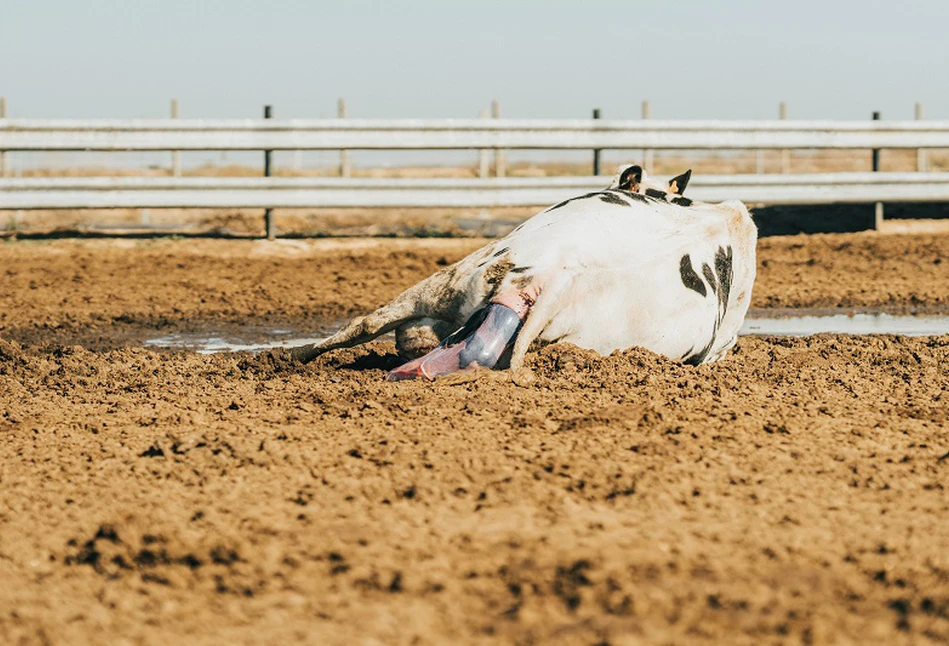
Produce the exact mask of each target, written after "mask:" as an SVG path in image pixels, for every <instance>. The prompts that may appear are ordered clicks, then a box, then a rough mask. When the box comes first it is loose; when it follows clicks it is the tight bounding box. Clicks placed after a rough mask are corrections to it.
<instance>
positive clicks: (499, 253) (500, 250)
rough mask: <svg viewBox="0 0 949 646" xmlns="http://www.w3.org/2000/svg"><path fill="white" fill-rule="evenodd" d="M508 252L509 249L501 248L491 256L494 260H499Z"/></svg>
mask: <svg viewBox="0 0 949 646" xmlns="http://www.w3.org/2000/svg"><path fill="white" fill-rule="evenodd" d="M510 250H511V248H510V247H502V248H501V249H498V250H497V251H495V252H494V253H493V254H492V255H493V256H494V257H495V258H500V257H501V256H503V255H504V254H506V253H507V252H508V251H510Z"/></svg>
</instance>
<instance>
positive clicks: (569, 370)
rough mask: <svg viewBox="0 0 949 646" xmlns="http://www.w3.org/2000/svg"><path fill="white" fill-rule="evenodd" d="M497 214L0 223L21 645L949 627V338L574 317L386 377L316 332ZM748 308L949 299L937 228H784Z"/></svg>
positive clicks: (919, 631) (5, 424)
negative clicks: (197, 334) (358, 231)
mask: <svg viewBox="0 0 949 646" xmlns="http://www.w3.org/2000/svg"><path fill="white" fill-rule="evenodd" d="M479 245H480V241H478V240H316V241H299V240H283V241H277V242H273V243H267V242H262V241H259V242H252V241H234V240H142V241H136V240H79V241H77V240H58V241H20V242H6V243H0V280H2V283H0V284H2V286H3V289H2V290H0V642H2V643H12V644H16V643H93V642H100V643H101V642H110V643H156V644H163V643H182V642H184V643H222V642H224V643H231V642H233V643H282V642H309V643H354V642H356V643H446V642H452V643H453V642H458V643H494V642H498V641H500V642H516V643H533V642H539V643H579V644H584V643H586V644H604V643H610V644H623V643H693V642H702V641H709V642H719V643H729V644H735V643H755V644H757V643H829V642H834V643H842V642H843V643H845V642H859V643H886V644H890V643H924V642H927V641H933V642H945V641H947V640H949V550H947V549H946V546H947V544H949V493H947V491H946V483H947V481H949V430H947V425H949V412H947V411H949V407H947V404H949V336H941V337H931V338H915V339H908V338H900V337H893V336H872V337H869V336H865V337H860V336H856V337H853V336H828V335H822V336H816V337H810V338H804V339H787V338H776V337H771V338H753V337H744V338H742V339H741V340H740V341H739V343H738V346H737V347H736V349H735V350H734V351H733V352H732V353H731V354H730V355H729V356H728V357H727V358H726V359H724V360H723V361H721V362H720V363H718V364H714V365H710V366H700V367H689V366H682V365H678V364H673V363H670V362H668V361H665V360H662V359H660V358H658V357H656V356H655V355H652V354H650V353H648V352H645V351H642V350H638V349H632V350H629V351H626V352H621V353H616V354H614V355H612V356H610V357H600V356H597V355H595V354H593V353H590V352H587V351H582V350H579V349H577V348H574V347H572V346H567V345H555V346H551V347H548V348H546V349H544V350H543V351H541V352H539V353H536V354H533V355H530V357H529V366H530V368H531V369H532V372H533V380H532V381H525V380H520V381H518V383H513V382H511V381H510V380H507V379H505V378H504V375H503V374H502V373H490V374H489V375H488V376H485V377H482V378H480V379H476V380H473V381H466V382H436V383H434V384H429V383H417V382H400V383H388V382H385V381H384V380H383V378H384V372H383V371H384V369H386V368H388V367H392V366H393V365H395V363H396V359H395V357H394V355H393V346H392V344H391V343H389V342H385V341H381V342H375V343H373V344H370V345H368V346H367V347H364V348H360V349H355V350H346V351H340V352H336V353H332V354H330V355H328V356H325V357H323V358H322V359H320V360H318V361H317V362H315V363H313V364H309V365H306V366H301V365H298V364H295V363H294V362H292V361H290V360H288V358H287V356H286V355H285V354H282V353H279V352H277V353H267V354H262V355H249V354H240V353H238V354H218V355H207V356H206V355H198V354H194V353H191V352H180V351H179V352H173V351H164V350H156V349H144V348H142V347H140V344H141V341H142V340H143V339H145V338H149V337H151V336H155V335H157V334H163V333H167V332H170V331H188V330H191V329H207V328H208V327H209V326H210V327H213V328H214V329H220V330H227V329H237V328H241V327H245V326H248V325H257V326H271V327H282V326H290V327H292V328H293V329H298V330H306V331H309V332H314V333H316V332H319V331H320V330H321V329H325V328H326V327H327V326H329V325H331V324H333V323H335V322H337V321H339V320H340V319H344V318H346V317H348V316H351V315H354V314H357V313H363V312H365V311H367V310H369V309H371V308H373V307H375V306H377V305H379V304H381V303H382V302H384V301H386V300H387V299H389V298H391V297H392V296H394V295H395V294H397V293H398V292H399V291H401V290H402V289H403V288H405V287H406V286H408V285H410V284H412V283H413V282H415V281H416V280H418V279H420V278H422V277H424V276H426V275H428V274H430V273H431V272H433V271H434V270H436V269H437V268H438V267H439V265H444V264H446V263H449V262H453V261H454V260H456V259H458V258H460V257H461V256H462V255H464V254H465V253H467V252H469V251H471V250H473V249H474V248H476V247H478V246H479ZM759 263H760V266H759V278H758V282H757V284H756V287H755V295H754V301H753V307H755V308H795V307H819V308H832V309H841V310H842V311H847V310H853V309H861V308H883V309H885V310H888V311H894V312H923V313H945V312H947V311H949V266H947V263H949V235H939V234H920V235H879V234H872V233H864V234H833V235H816V236H791V237H774V238H768V239H764V240H762V241H761V243H760V247H759Z"/></svg>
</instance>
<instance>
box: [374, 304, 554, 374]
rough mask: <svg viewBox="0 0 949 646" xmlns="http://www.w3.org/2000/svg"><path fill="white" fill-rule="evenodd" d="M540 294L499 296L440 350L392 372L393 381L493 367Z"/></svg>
mask: <svg viewBox="0 0 949 646" xmlns="http://www.w3.org/2000/svg"><path fill="white" fill-rule="evenodd" d="M539 293H540V288H539V287H538V286H533V285H532V286H528V287H526V288H521V289H511V290H506V291H504V292H501V293H499V294H498V295H497V296H495V297H494V298H493V299H491V301H490V302H489V303H488V304H487V305H486V306H485V307H482V308H481V309H480V310H478V311H477V312H475V313H474V314H472V315H471V317H470V318H469V319H468V321H467V322H466V323H465V325H464V326H463V327H462V328H461V329H459V330H458V331H457V332H455V333H454V334H452V335H451V336H449V337H448V338H446V339H445V340H444V342H442V343H441V344H440V345H439V346H438V347H437V348H435V349H434V350H432V351H431V352H429V353H428V354H426V355H425V356H424V357H420V358H418V359H416V360H414V361H410V362H408V363H406V364H404V365H402V366H399V367H398V368H396V369H394V370H392V371H391V372H389V380H390V381H400V380H403V379H415V378H418V377H423V378H425V379H434V378H435V377H439V376H442V375H448V374H452V373H455V372H459V371H462V370H471V369H476V368H493V367H494V366H495V365H496V364H497V363H498V360H499V359H500V357H501V355H502V354H504V351H505V350H506V349H507V348H508V347H509V346H510V345H511V343H512V342H513V340H514V338H515V337H516V336H517V334H518V330H520V328H521V324H522V322H523V320H524V318H525V317H526V316H527V313H528V312H529V311H530V308H531V306H532V305H533V304H534V301H535V300H536V299H537V296H538V294H539Z"/></svg>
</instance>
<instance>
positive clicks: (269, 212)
mask: <svg viewBox="0 0 949 646" xmlns="http://www.w3.org/2000/svg"><path fill="white" fill-rule="evenodd" d="M272 116H273V106H269V105H265V106H264V119H270V118H271V117H272ZM272 153H273V151H272V150H265V151H264V177H270V156H271V154H272ZM264 229H265V230H266V232H267V239H268V240H273V239H274V238H276V237H277V228H276V226H274V218H273V209H270V208H267V209H264Z"/></svg>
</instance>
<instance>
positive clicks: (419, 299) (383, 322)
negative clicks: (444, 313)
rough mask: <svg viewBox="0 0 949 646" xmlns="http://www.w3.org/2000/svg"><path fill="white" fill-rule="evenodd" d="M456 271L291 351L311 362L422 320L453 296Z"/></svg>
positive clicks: (446, 271) (440, 274) (449, 270)
mask: <svg viewBox="0 0 949 646" xmlns="http://www.w3.org/2000/svg"><path fill="white" fill-rule="evenodd" d="M454 278H455V268H454V267H448V268H446V269H443V270H442V271H440V272H438V273H437V274H434V275H433V276H430V277H429V278H426V279H425V280H423V281H422V282H420V283H418V284H417V285H415V286H413V287H410V288H409V289H407V290H405V291H404V292H402V293H401V294H399V295H398V296H397V297H396V298H395V299H394V300H393V301H392V302H391V303H389V304H388V305H383V306H382V307H380V308H379V309H377V310H376V311H375V312H372V313H370V314H367V315H366V316H359V317H356V318H355V319H353V320H352V321H350V322H349V323H348V324H347V325H346V326H344V327H343V329H341V330H340V331H339V332H337V333H336V334H334V335H332V336H331V337H329V338H326V339H323V340H322V341H320V342H319V343H312V344H310V345H304V346H301V347H299V348H293V349H291V350H290V354H291V356H293V357H294V358H296V359H298V360H300V361H311V360H313V359H315V358H316V357H318V356H320V355H321V354H323V353H324V352H329V351H330V350H336V349H338V348H349V347H352V346H354V345H359V344H360V343H365V342H366V341H371V340H372V339H375V338H376V337H377V336H381V335H383V334H385V333H386V332H390V331H392V330H394V329H396V328H397V327H399V326H400V325H402V324H403V323H406V322H407V321H412V320H416V319H422V318H425V317H428V316H431V315H432V314H434V313H436V312H438V311H440V309H443V308H444V307H445V303H444V301H445V299H446V297H447V296H446V295H450V294H452V293H453V292H452V289H451V284H452V281H453V280H454Z"/></svg>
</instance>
